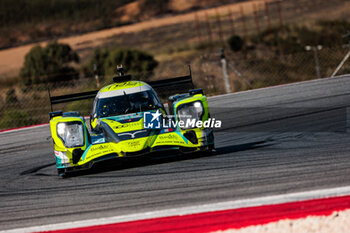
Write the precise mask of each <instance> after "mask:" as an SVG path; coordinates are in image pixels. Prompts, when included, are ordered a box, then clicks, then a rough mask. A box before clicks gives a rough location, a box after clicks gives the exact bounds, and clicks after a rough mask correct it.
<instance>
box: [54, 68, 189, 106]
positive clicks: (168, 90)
mask: <svg viewBox="0 0 350 233" xmlns="http://www.w3.org/2000/svg"><path fill="white" fill-rule="evenodd" d="M188 69H189V74H188V75H185V76H179V77H175V78H170V79H162V80H157V81H150V82H147V84H148V85H150V86H151V87H152V88H153V89H155V90H156V91H157V93H158V95H159V96H160V97H163V98H165V97H169V96H170V95H174V94H178V93H179V92H183V91H184V90H186V89H187V90H186V91H188V90H189V89H193V88H194V85H193V81H192V71H191V66H190V65H189V66H188ZM48 93H49V98H50V106H51V111H53V109H52V105H54V104H60V103H67V102H73V101H78V100H85V99H93V98H95V97H96V95H97V93H98V90H94V91H87V92H80V93H74V94H68V95H60V96H51V93H50V89H49V88H48Z"/></svg>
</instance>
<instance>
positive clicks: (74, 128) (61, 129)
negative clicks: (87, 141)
mask: <svg viewBox="0 0 350 233" xmlns="http://www.w3.org/2000/svg"><path fill="white" fill-rule="evenodd" d="M57 135H58V137H59V138H60V139H61V140H62V142H63V144H64V145H65V146H66V147H68V148H72V147H81V146H84V128H83V124H82V123H81V122H61V123H58V124H57Z"/></svg>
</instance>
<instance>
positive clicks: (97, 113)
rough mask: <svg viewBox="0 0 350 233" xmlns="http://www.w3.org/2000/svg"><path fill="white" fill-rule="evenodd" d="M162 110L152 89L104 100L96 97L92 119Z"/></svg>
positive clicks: (124, 93)
mask: <svg viewBox="0 0 350 233" xmlns="http://www.w3.org/2000/svg"><path fill="white" fill-rule="evenodd" d="M159 108H163V105H162V103H161V101H160V100H159V98H158V96H157V94H156V93H155V92H154V90H153V89H149V90H144V91H140V92H134V93H127V92H125V91H123V93H122V94H120V95H117V96H111V97H106V98H99V97H97V98H96V99H95V101H94V104H93V110H92V115H93V116H94V117H98V118H101V117H109V116H118V115H124V114H130V113H136V112H144V111H149V110H154V109H159Z"/></svg>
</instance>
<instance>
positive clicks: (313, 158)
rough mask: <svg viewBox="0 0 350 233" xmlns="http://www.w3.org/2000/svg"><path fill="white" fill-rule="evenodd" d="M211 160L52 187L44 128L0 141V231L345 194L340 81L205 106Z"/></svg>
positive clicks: (142, 164)
mask: <svg viewBox="0 0 350 233" xmlns="http://www.w3.org/2000/svg"><path fill="white" fill-rule="evenodd" d="M209 102H210V107H211V109H212V117H215V118H216V119H220V120H222V121H223V128H222V129H218V130H216V133H215V142H216V148H217V149H216V152H215V153H214V154H213V155H211V156H204V155H192V156H189V155H186V156H178V155H164V157H155V158H151V159H137V160H121V161H117V162H118V163H119V164H117V165H114V166H111V164H108V165H109V166H107V167H106V168H101V167H97V168H96V169H93V170H92V171H91V172H88V173H81V174H79V175H77V176H72V177H68V178H65V179H62V178H60V177H58V176H57V174H56V169H55V165H54V163H55V161H54V156H53V151H52V141H51V139H50V132H49V128H48V126H41V127H37V128H33V129H24V130H19V131H9V132H4V133H0V177H1V179H0V230H5V229H13V228H18V227H26V226H34V225H41V224H51V223H60V222H68V221H75V220H83V219H92V218H101V217H109V216H116V215H124V214H132V213H140V212H144V211H154V210H164V209H168V208H174V207H185V206H191V205H198V204H205V203H216V202H222V201H230V200H238V199H247V198H253V197H262V196H269V195H277V194H284V193H293V192H301V191H309V190H317V189H325V188H334V187H342V186H348V185H350V179H349V174H350V147H349V145H350V134H349V133H348V130H349V127H350V117H348V115H349V113H350V111H348V109H347V107H350V76H342V77H336V78H329V79H320V80H313V81H308V82H304V83H296V84H290V85H285V86H277V87H272V88H264V89H259V90H253V91H247V92H241V93H235V94H230V95H223V96H217V97H212V98H210V100H209Z"/></svg>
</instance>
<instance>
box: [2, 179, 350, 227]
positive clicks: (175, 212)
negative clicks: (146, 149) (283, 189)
mask: <svg viewBox="0 0 350 233" xmlns="http://www.w3.org/2000/svg"><path fill="white" fill-rule="evenodd" d="M346 195H350V186H346V187H340V188H331V189H321V190H314V191H307V192H298V193H290V194H282V195H274V196H267V197H258V198H252V199H242V200H236V201H226V202H219V203H212V204H204V205H197V206H188V207H182V208H172V209H165V210H158V211H151V212H144V213H135V214H129V215H121V216H114V217H107V218H99V219H90V220H81V221H74V222H66V223H57V224H50V225H42V226H33V227H26V228H17V229H11V230H4V231H0V233H27V232H40V231H52V230H62V229H70V228H79V227H88V226H96V225H105V224H112V223H121V222H128V221H136V220H143V219H152V218H160V217H169V216H182V215H188V214H196V213H203V212H212V211H220V210H229V209H237V208H243V207H253V206H263V205H269V204H281V203H288V202H295V201H305V200H312V199H319V198H327V197H337V196H346Z"/></svg>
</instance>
